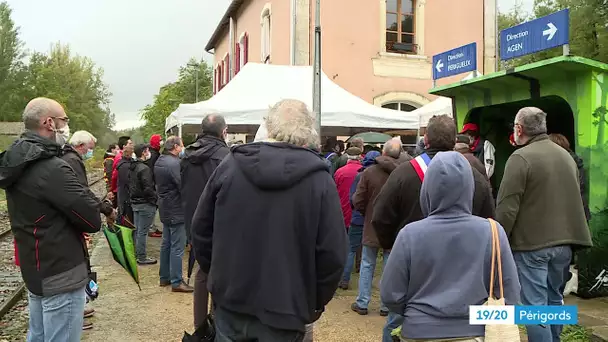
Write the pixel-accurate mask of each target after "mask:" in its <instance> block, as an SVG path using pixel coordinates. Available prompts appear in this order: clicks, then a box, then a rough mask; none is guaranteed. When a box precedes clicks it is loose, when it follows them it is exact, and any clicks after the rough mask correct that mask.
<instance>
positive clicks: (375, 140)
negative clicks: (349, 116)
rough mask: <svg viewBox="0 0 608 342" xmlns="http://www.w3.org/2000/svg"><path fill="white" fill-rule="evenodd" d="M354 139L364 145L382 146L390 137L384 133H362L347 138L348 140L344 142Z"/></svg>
mask: <svg viewBox="0 0 608 342" xmlns="http://www.w3.org/2000/svg"><path fill="white" fill-rule="evenodd" d="M355 138H359V139H362V140H363V142H364V143H366V144H384V143H385V142H387V141H389V140H391V138H392V137H391V136H390V135H388V134H385V133H378V132H363V133H358V134H355V135H353V136H351V137H350V138H348V140H346V142H347V143H348V142H351V141H352V140H353V139H355Z"/></svg>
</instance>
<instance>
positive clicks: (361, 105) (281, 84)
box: [166, 63, 418, 135]
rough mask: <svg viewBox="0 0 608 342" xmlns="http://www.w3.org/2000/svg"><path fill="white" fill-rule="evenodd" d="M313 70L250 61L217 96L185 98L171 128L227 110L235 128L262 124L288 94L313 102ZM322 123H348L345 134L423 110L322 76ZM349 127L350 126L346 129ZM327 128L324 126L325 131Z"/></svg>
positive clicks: (390, 124)
mask: <svg viewBox="0 0 608 342" xmlns="http://www.w3.org/2000/svg"><path fill="white" fill-rule="evenodd" d="M312 81H313V70H312V67H310V66H284V65H268V64H258V63H247V64H246V65H245V66H244V67H243V69H241V71H240V72H239V73H238V74H237V75H236V76H235V77H234V78H233V79H232V80H231V81H230V82H229V83H228V84H227V85H226V86H225V87H224V88H223V89H222V90H221V91H219V92H218V93H217V94H216V95H215V96H213V97H212V98H210V99H209V100H207V101H202V102H199V103H194V104H181V105H180V106H179V107H178V109H177V110H176V111H175V112H174V113H172V114H171V115H170V117H169V118H167V120H166V130H169V129H170V128H172V127H175V126H176V125H180V124H181V125H189V124H195V125H200V122H201V120H202V119H203V117H204V116H205V115H207V114H210V113H215V114H221V115H223V116H224V117H225V118H226V122H227V124H228V126H229V129H230V130H231V132H234V133H238V132H243V133H244V132H245V131H247V132H249V131H251V128H252V127H251V126H252V125H253V126H255V128H254V129H253V131H255V129H257V125H259V124H260V123H261V122H262V120H263V118H264V116H266V114H267V112H268V109H269V108H270V107H271V106H272V105H274V104H275V103H277V102H278V101H280V100H283V99H297V100H300V101H302V102H304V103H306V105H307V106H308V108H312V95H313V94H312V91H313V87H312V84H313V82H312ZM321 96H322V99H321V113H322V115H321V123H322V127H324V128H327V127H333V128H334V129H333V130H330V131H336V130H339V129H342V130H343V131H344V132H342V133H345V135H351V134H353V132H354V133H356V132H357V131H362V130H365V131H367V130H370V129H372V130H374V129H375V130H395V129H398V130H405V129H417V128H418V116H417V115H412V114H410V113H407V112H402V111H396V110H391V109H385V108H381V107H377V106H374V105H373V104H371V103H368V102H366V101H365V100H363V99H361V98H359V97H357V96H355V95H353V94H351V93H349V92H348V91H346V90H345V89H343V88H341V87H340V86H338V85H337V84H336V83H334V82H332V81H331V80H330V79H329V78H328V77H327V76H326V75H325V74H322V77H321ZM345 128H346V129H347V130H344V129H345ZM326 132H327V130H324V132H323V134H325V133H326Z"/></svg>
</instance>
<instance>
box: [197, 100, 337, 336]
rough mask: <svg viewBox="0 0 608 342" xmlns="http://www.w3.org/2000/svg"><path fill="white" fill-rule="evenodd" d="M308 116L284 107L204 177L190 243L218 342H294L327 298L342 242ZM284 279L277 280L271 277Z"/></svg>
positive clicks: (293, 104)
mask: <svg viewBox="0 0 608 342" xmlns="http://www.w3.org/2000/svg"><path fill="white" fill-rule="evenodd" d="M313 125H314V119H313V116H312V115H311V114H310V113H309V111H308V110H307V109H306V105H305V104H304V103H302V102H300V101H297V100H283V101H281V102H279V103H277V104H276V105H275V106H274V107H273V108H271V109H270V111H269V113H268V117H267V118H266V127H267V129H268V137H269V140H268V142H258V143H252V144H245V145H239V146H236V147H234V148H232V149H231V152H230V154H229V155H228V156H227V157H226V158H225V159H224V161H223V162H222V163H221V164H220V166H219V167H218V168H217V169H216V170H215V172H214V173H213V174H212V175H211V178H210V179H209V182H208V183H207V186H206V187H205V191H204V192H203V195H202V196H201V199H200V201H199V204H198V207H197V209H196V213H195V214H194V218H193V219H192V243H193V246H194V251H195V253H196V258H197V261H198V262H199V265H200V266H201V268H202V270H203V272H210V273H209V290H210V292H211V297H212V298H213V301H214V303H215V304H216V309H215V324H216V333H217V338H218V341H235V340H241V339H242V340H252V341H253V340H255V341H267V342H273V341H299V340H301V339H302V338H303V336H304V333H305V326H306V325H307V324H310V323H312V322H314V321H316V320H317V319H318V318H319V317H320V316H321V314H322V312H323V310H324V308H325V305H326V304H327V303H328V302H329V301H330V300H331V299H332V297H333V295H334V292H335V290H336V289H337V287H338V282H339V281H340V277H341V275H342V271H343V270H344V264H345V262H346V253H347V237H346V231H345V230H344V219H343V217H342V209H341V207H340V199H339V198H338V192H337V190H336V187H335V184H334V182H333V179H332V178H331V175H330V173H329V168H328V167H327V164H326V163H325V162H324V161H323V159H322V158H321V157H320V156H319V155H318V154H317V153H316V152H314V151H312V150H310V149H308V148H306V147H301V146H310V144H311V143H313V144H315V145H318V139H319V138H318V136H317V133H316V132H315V130H314V127H313ZM278 279H279V280H280V279H282V280H284V281H277V280H278Z"/></svg>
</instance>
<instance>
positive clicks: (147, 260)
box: [137, 258, 157, 265]
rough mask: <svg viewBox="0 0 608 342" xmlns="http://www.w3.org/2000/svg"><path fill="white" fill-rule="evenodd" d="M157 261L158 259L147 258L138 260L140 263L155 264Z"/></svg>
mask: <svg viewBox="0 0 608 342" xmlns="http://www.w3.org/2000/svg"><path fill="white" fill-rule="evenodd" d="M156 263H157V261H156V259H152V258H145V259H143V260H137V264H138V265H155V264H156Z"/></svg>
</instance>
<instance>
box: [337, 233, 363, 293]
mask: <svg viewBox="0 0 608 342" xmlns="http://www.w3.org/2000/svg"><path fill="white" fill-rule="evenodd" d="M362 239H363V226H357V225H354V224H352V225H351V226H350V228H349V229H348V240H349V242H350V249H349V250H348V256H347V257H346V265H344V274H343V275H342V281H343V282H345V283H348V282H350V274H351V272H352V271H353V265H354V264H355V258H356V255H357V250H358V249H359V247H361V240H362ZM357 266H359V265H357Z"/></svg>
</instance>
